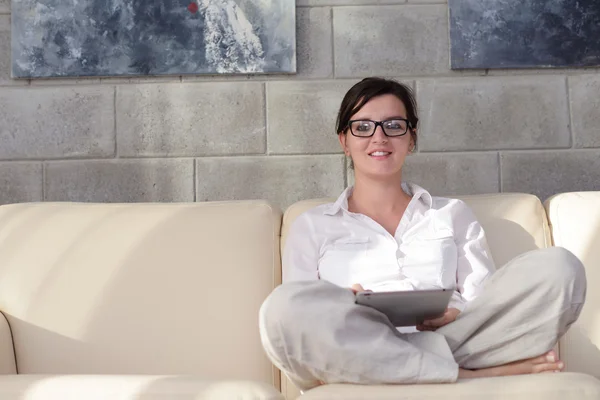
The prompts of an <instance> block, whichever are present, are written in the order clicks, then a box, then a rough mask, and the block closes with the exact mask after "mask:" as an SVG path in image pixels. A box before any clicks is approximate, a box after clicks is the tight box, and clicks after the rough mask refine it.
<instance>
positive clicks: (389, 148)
mask: <svg viewBox="0 0 600 400" xmlns="http://www.w3.org/2000/svg"><path fill="white" fill-rule="evenodd" d="M394 118H402V119H406V107H405V106H404V103H402V101H401V100H400V99H399V98H398V97H396V96H394V95H393V94H386V95H382V96H378V97H374V98H372V99H371V100H369V101H368V102H367V103H366V104H365V105H364V106H363V107H362V108H361V109H360V110H359V111H358V112H357V113H356V114H354V115H353V116H352V118H350V120H372V121H387V120H392V119H394ZM388 126H389V128H388V133H391V132H392V128H398V125H394V124H391V125H388ZM366 127H367V126H366V125H364V128H363V129H365V130H366ZM354 130H355V131H357V129H354ZM371 132H372V131H371ZM368 133H369V134H370V132H368ZM339 140H340V144H341V145H342V148H343V150H344V152H345V153H346V155H347V156H349V157H351V158H352V161H353V163H354V171H355V175H366V176H370V177H372V178H390V177H393V176H395V175H398V176H401V170H402V166H403V165H404V159H405V158H406V156H407V155H408V153H410V151H411V150H412V148H413V147H414V141H413V139H412V136H411V134H410V129H409V130H408V131H407V132H406V134H405V135H402V136H395V137H389V136H386V135H385V134H384V133H383V130H382V128H381V126H377V127H376V129H375V133H374V134H373V136H371V137H356V136H354V135H352V133H351V132H350V129H348V130H347V131H346V134H341V135H339Z"/></svg>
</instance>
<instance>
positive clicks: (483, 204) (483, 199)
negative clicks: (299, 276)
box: [281, 193, 551, 400]
mask: <svg viewBox="0 0 600 400" xmlns="http://www.w3.org/2000/svg"><path fill="white" fill-rule="evenodd" d="M458 198H460V199H462V200H464V201H465V202H466V203H467V204H468V205H469V207H471V209H472V210H473V212H474V213H475V215H476V216H477V219H478V220H479V222H480V223H481V224H482V226H483V228H484V230H485V232H486V235H487V239H488V244H489V246H490V251H491V252H492V256H493V258H494V261H495V263H496V265H497V266H498V267H501V266H502V265H504V264H506V263H507V262H508V261H510V260H512V259H513V258H515V257H516V256H518V255H519V254H522V253H525V252H527V251H530V250H535V249H539V248H544V247H548V246H550V244H551V238H550V231H549V228H548V221H547V219H546V213H545V211H544V207H543V205H542V203H541V201H540V200H539V199H538V198H537V197H536V196H533V195H529V194H520V193H501V194H492V195H473V196H460V197H458ZM332 201H335V199H315V200H305V201H301V202H298V203H296V204H293V205H292V206H290V207H289V208H288V209H287V210H286V212H285V214H284V216H283V226H282V228H281V249H282V250H283V248H284V246H285V240H286V237H287V233H288V231H289V228H290V226H291V225H292V223H293V222H294V220H295V219H296V217H298V215H300V214H302V213H303V212H305V211H306V210H308V209H310V208H313V207H316V206H318V205H320V204H324V203H328V202H332ZM281 388H282V392H283V393H284V395H285V396H286V398H287V399H288V400H291V399H295V398H297V397H298V395H299V392H298V390H297V389H296V388H295V387H294V386H293V385H292V384H291V383H290V382H289V380H287V379H286V378H285V377H282V382H281Z"/></svg>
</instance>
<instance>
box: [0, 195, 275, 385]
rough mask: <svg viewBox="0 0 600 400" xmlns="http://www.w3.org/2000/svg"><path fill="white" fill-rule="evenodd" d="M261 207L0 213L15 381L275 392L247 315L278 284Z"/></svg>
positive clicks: (4, 303)
mask: <svg viewBox="0 0 600 400" xmlns="http://www.w3.org/2000/svg"><path fill="white" fill-rule="evenodd" d="M280 226H281V213H280V212H279V211H278V210H275V209H273V208H272V207H271V206H269V205H268V204H267V203H265V202H262V201H250V202H214V203H196V204H193V203H192V204H73V203H42V204H16V205H6V206H1V207H0V277H1V279H0V310H1V311H2V312H3V313H4V315H5V316H6V318H7V320H8V322H9V324H10V327H11V329H12V334H13V337H14V344H15V350H16V356H17V365H18V371H19V373H28V374H38V373H42V374H70V373H82V374H85V373H90V374H95V373H101V374H105V373H108V374H121V373H131V374H158V375H163V374H193V375H197V376H201V377H203V378H206V379H251V380H258V381H262V382H267V383H270V384H275V386H278V379H279V378H278V376H279V374H278V373H276V371H275V370H274V368H273V366H272V364H271V363H270V361H269V360H268V359H267V357H266V355H265V354H264V351H263V349H262V345H261V342H260V338H259V332H258V311H259V308H260V305H261V304H262V302H263V301H264V299H265V298H266V297H267V296H268V295H269V293H270V292H271V291H272V290H273V288H274V287H275V286H276V285H277V284H278V283H279V281H280V277H279V276H280V272H281V271H280V269H281V267H280V258H279V229H280Z"/></svg>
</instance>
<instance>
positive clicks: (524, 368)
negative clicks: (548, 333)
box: [458, 351, 565, 378]
mask: <svg viewBox="0 0 600 400" xmlns="http://www.w3.org/2000/svg"><path fill="white" fill-rule="evenodd" d="M564 367H565V366H564V364H563V363H562V362H561V361H559V360H558V357H556V353H555V352H554V351H549V352H548V353H546V354H544V355H543V356H539V357H534V358H530V359H528V360H522V361H516V362H512V363H510V364H505V365H500V366H497V367H491V368H483V369H477V370H468V369H462V368H460V369H459V371H458V377H459V378H484V377H492V376H508V375H525V374H539V373H541V372H560V371H561V370H562V369H563V368H564Z"/></svg>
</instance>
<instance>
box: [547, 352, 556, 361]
mask: <svg viewBox="0 0 600 400" xmlns="http://www.w3.org/2000/svg"><path fill="white" fill-rule="evenodd" d="M546 361H547V362H549V363H555V362H557V361H558V357H556V353H555V352H554V350H550V351H549V352H547V353H546Z"/></svg>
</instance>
